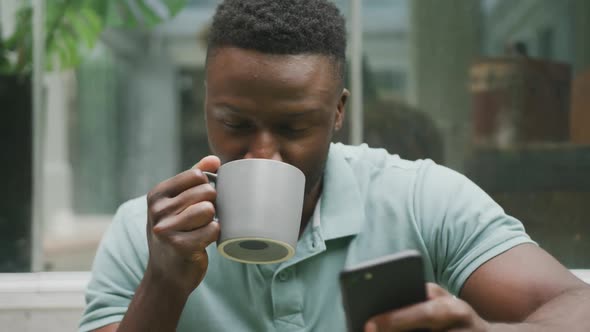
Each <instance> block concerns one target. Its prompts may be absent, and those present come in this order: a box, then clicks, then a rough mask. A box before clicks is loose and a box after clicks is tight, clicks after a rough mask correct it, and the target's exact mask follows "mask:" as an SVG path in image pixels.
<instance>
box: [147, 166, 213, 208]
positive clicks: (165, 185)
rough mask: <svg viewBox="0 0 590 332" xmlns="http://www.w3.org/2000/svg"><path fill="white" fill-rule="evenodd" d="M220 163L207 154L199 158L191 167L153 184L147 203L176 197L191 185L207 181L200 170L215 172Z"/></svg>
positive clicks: (150, 203)
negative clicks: (155, 184)
mask: <svg viewBox="0 0 590 332" xmlns="http://www.w3.org/2000/svg"><path fill="white" fill-rule="evenodd" d="M220 164H221V161H220V160H219V158H217V157H216V156H207V157H205V158H203V159H201V160H200V161H199V162H198V163H197V164H196V165H195V166H194V167H193V168H191V169H189V170H186V171H184V172H182V173H180V174H178V175H176V176H173V177H171V178H169V179H167V180H165V181H163V182H161V183H159V184H158V185H157V186H155V187H154V188H153V189H152V190H151V191H150V192H149V193H148V197H147V199H148V204H149V205H152V204H153V203H154V202H156V201H158V200H160V199H162V198H173V197H176V196H177V195H179V194H180V193H182V192H184V191H185V190H187V189H189V188H191V187H195V186H198V185H200V184H203V183H208V182H209V180H208V179H207V176H206V175H205V174H203V173H202V172H201V171H207V172H217V169H218V168H219V166H220Z"/></svg>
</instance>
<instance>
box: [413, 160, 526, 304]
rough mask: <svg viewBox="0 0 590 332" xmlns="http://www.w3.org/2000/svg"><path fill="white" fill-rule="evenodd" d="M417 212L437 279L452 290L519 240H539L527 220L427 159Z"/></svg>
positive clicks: (419, 182)
mask: <svg viewBox="0 0 590 332" xmlns="http://www.w3.org/2000/svg"><path fill="white" fill-rule="evenodd" d="M414 193H415V198H414V213H415V216H416V219H417V223H418V225H419V227H421V232H422V236H423V237H424V240H425V243H426V245H427V248H428V251H429V254H430V256H431V258H432V264H433V265H434V266H433V270H434V273H435V277H436V281H437V283H439V284H441V285H442V286H443V287H445V288H447V289H448V290H449V291H450V292H451V293H453V294H459V292H460V291H461V288H462V287H463V284H464V283H465V281H466V280H467V278H469V276H470V275H471V273H473V272H474V271H475V270H476V269H477V268H478V267H480V266H481V265H482V264H484V263H485V262H487V261H488V260H490V259H491V258H493V257H495V256H497V255H499V254H501V253H503V252H505V251H506V250H509V249H511V248H513V247H515V246H517V245H519V244H523V243H534V242H533V241H532V240H531V239H530V237H529V236H528V235H527V234H526V232H525V229H524V226H523V225H522V223H521V222H520V221H519V220H517V219H516V218H514V217H511V216H509V215H507V214H506V213H505V212H504V210H503V209H502V208H501V207H500V206H499V205H498V204H497V203H496V202H494V200H493V199H492V198H491V197H490V196H488V195H487V194H486V193H485V192H484V191H483V190H482V189H480V188H479V187H478V186H477V185H476V184H474V183H473V182H472V181H470V180H469V179H467V178H466V177H465V176H463V175H461V174H459V173H457V172H455V171H453V170H450V169H448V168H446V167H443V166H439V165H436V164H434V163H433V162H431V161H427V162H424V164H423V165H422V166H421V167H420V170H419V175H418V178H417V180H416V188H415V192H414Z"/></svg>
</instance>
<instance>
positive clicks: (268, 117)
mask: <svg viewBox="0 0 590 332" xmlns="http://www.w3.org/2000/svg"><path fill="white" fill-rule="evenodd" d="M206 89H207V92H206V100H205V115H206V122H207V132H208V138H209V145H210V148H211V151H212V152H213V153H214V154H215V155H217V156H219V157H220V158H221V161H222V163H225V162H228V161H232V160H236V159H244V158H264V159H274V160H280V161H283V162H286V163H289V164H291V165H294V166H296V167H298V168H299V169H300V170H301V171H303V173H304V174H305V177H306V188H305V189H306V193H309V192H310V191H311V190H312V189H314V188H317V186H318V185H319V182H320V181H319V180H320V179H321V176H322V173H323V170H324V165H325V162H326V159H327V154H328V149H329V146H330V140H331V139H332V134H333V132H334V130H335V129H336V130H337V129H339V128H340V127H341V126H342V120H343V111H344V104H345V102H346V98H347V96H348V92H347V91H346V90H343V89H342V88H341V85H340V83H339V81H338V80H337V79H336V74H335V71H334V63H333V60H331V59H330V58H328V57H326V56H323V55H269V54H264V53H259V52H256V51H251V50H245V49H240V48H231V47H227V48H220V49H217V50H215V51H214V53H213V54H212V55H210V57H209V62H208V65H207V83H206Z"/></svg>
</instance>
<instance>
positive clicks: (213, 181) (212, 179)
mask: <svg viewBox="0 0 590 332" xmlns="http://www.w3.org/2000/svg"><path fill="white" fill-rule="evenodd" d="M201 173H203V174H205V175H206V176H207V180H209V182H210V183H211V184H212V185H213V188H215V185H217V174H215V173H211V172H205V171H201Z"/></svg>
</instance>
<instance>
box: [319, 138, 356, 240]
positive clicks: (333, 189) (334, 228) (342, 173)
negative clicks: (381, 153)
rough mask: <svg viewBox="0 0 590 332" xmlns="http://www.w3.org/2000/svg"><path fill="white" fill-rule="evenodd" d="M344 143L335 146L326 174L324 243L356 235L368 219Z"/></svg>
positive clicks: (329, 156)
mask: <svg viewBox="0 0 590 332" xmlns="http://www.w3.org/2000/svg"><path fill="white" fill-rule="evenodd" d="M357 178H358V175H356V174H354V172H353V170H352V168H351V166H350V164H349V162H348V160H347V158H346V155H345V152H344V151H342V145H341V144H331V145H330V151H329V153H328V160H327V162H326V168H325V171H324V184H323V189H322V197H321V205H320V217H321V224H320V227H321V231H322V237H323V238H324V240H330V239H336V238H340V237H345V236H351V235H356V234H358V233H359V232H360V231H361V227H362V223H363V221H364V220H365V214H364V206H363V201H362V200H361V194H360V192H359V186H358V184H357Z"/></svg>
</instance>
